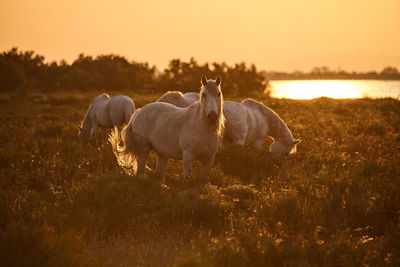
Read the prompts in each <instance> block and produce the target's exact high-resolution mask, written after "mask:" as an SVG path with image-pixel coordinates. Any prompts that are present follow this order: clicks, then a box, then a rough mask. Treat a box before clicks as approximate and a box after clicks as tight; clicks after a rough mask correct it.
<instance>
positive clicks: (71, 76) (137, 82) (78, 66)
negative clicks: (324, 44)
mask: <svg viewBox="0 0 400 267" xmlns="http://www.w3.org/2000/svg"><path fill="white" fill-rule="evenodd" d="M202 74H205V75H206V76H207V77H209V78H214V76H216V75H217V74H220V75H221V76H222V79H223V83H224V89H223V90H224V92H225V93H227V94H233V95H238V96H240V95H248V94H251V93H257V92H265V93H267V94H268V92H269V91H268V90H269V89H268V88H269V87H268V81H269V80H308V79H389V80H400V73H399V72H398V70H397V69H396V68H394V67H386V68H384V69H383V70H382V71H381V72H376V71H372V72H365V73H362V72H361V73H358V72H346V71H344V70H341V69H338V70H331V69H329V68H328V67H316V68H313V69H312V70H311V71H310V72H301V71H294V72H291V73H287V72H276V71H268V72H267V71H259V70H257V68H256V66H255V65H253V64H252V65H250V66H248V65H246V63H244V62H242V63H237V64H234V65H233V66H229V65H228V64H226V63H225V62H223V63H216V62H214V63H204V64H199V63H198V62H197V61H196V60H195V59H194V58H191V59H190V60H189V61H188V62H185V61H182V60H180V59H173V60H171V61H170V62H169V64H168V66H167V67H166V68H165V69H164V70H162V71H160V70H157V68H156V67H155V66H150V65H149V64H148V63H139V62H135V61H132V60H128V59H126V58H125V57H122V56H119V55H114V54H109V55H99V56H97V57H92V56H89V55H84V54H80V55H79V56H78V58H77V59H76V60H74V61H73V62H72V63H71V64H68V63H67V62H66V61H60V62H56V61H53V62H50V63H47V62H46V61H45V57H44V56H42V55H38V54H36V53H35V52H34V51H20V50H19V49H18V48H16V47H14V48H11V49H10V50H8V51H4V52H1V53H0V91H6V92H9V91H13V90H20V91H26V90H29V89H33V88H34V89H40V90H42V91H51V90H83V91H85V90H96V91H113V90H133V91H136V92H165V91H168V90H179V91H183V92H187V91H196V90H198V89H199V87H200V82H199V81H200V76H201V75H202Z"/></svg>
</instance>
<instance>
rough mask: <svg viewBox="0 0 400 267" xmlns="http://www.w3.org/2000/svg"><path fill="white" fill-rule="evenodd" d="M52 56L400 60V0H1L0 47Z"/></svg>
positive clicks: (288, 63) (311, 63)
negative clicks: (104, 55) (107, 55)
mask: <svg viewBox="0 0 400 267" xmlns="http://www.w3.org/2000/svg"><path fill="white" fill-rule="evenodd" d="M14 46H17V47H19V48H20V49H22V50H34V51H35V52H37V53H39V54H41V55H44V56H45V57H46V59H47V60H48V61H50V60H57V61H59V60H61V59H65V60H67V61H68V62H72V61H73V60H74V59H76V58H77V56H78V54H79V53H85V54H89V55H93V56H96V55H99V54H109V53H114V54H118V55H122V56H125V57H127V58H128V59H129V60H135V61H139V62H149V63H150V64H151V65H156V66H158V67H159V68H163V67H165V66H166V65H167V64H168V62H169V60H171V59H174V58H181V59H183V60H188V59H189V58H190V57H194V58H195V59H197V60H198V61H199V62H200V63H204V62H206V61H207V62H214V61H217V62H222V61H225V62H227V63H229V64H232V63H235V62H240V61H245V62H247V63H254V64H255V65H256V66H257V67H258V68H259V69H264V70H280V71H293V70H302V71H309V70H311V69H312V68H313V67H315V66H329V67H330V68H333V69H336V68H338V67H341V68H342V69H344V70H347V71H352V70H355V71H369V70H378V71H380V70H382V69H383V68H384V67H385V66H389V65H390V66H394V67H397V68H398V69H399V70H400V0H380V1H379V0H334V1H332V0H329V1H325V0H320V1H314V0H291V1H289V0H282V1H276V0H273V1H272V0H264V1H262V0H260V1H258V0H247V1H242V0H240V1H234V0H229V1H228V0H226V1H225V0H224V1H211V0H202V1H190V0H183V1H180V0H169V1H157V0H147V1H133V0H131V1H129V0H116V1H103V0H86V1H76V0H69V1H64V0H62V1H54V0H36V1H22V0H12V1H5V0H0V51H4V50H8V49H10V48H11V47H14Z"/></svg>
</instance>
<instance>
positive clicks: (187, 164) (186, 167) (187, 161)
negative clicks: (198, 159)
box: [183, 151, 193, 179]
mask: <svg viewBox="0 0 400 267" xmlns="http://www.w3.org/2000/svg"><path fill="white" fill-rule="evenodd" d="M192 163H193V154H192V153H191V152H189V151H183V178H185V179H186V177H187V176H188V174H189V171H190V169H191V168H192Z"/></svg>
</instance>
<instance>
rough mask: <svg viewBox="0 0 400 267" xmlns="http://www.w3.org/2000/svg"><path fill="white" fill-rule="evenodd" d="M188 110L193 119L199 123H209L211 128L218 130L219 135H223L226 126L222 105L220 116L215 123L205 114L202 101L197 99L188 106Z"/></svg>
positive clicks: (208, 125)
mask: <svg viewBox="0 0 400 267" xmlns="http://www.w3.org/2000/svg"><path fill="white" fill-rule="evenodd" d="M221 105H222V104H221ZM187 112H189V114H190V116H191V119H192V120H198V121H199V123H201V124H204V125H207V127H210V129H211V130H212V131H214V132H216V133H217V134H218V135H219V136H221V135H222V133H223V130H224V126H225V117H224V113H223V111H222V107H220V111H219V117H218V119H217V122H216V123H215V124H210V123H209V121H208V118H207V116H206V114H204V112H203V109H202V107H201V103H200V101H197V102H195V103H194V104H192V105H191V106H189V107H188V108H187Z"/></svg>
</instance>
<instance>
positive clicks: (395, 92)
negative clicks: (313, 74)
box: [269, 80, 400, 99]
mask: <svg viewBox="0 0 400 267" xmlns="http://www.w3.org/2000/svg"><path fill="white" fill-rule="evenodd" d="M269 84H270V86H271V87H270V88H271V96H272V97H277V98H291V99H312V98H317V97H323V96H325V97H330V98H364V97H370V98H386V97H392V98H395V99H400V81H378V80H300V81H293V80H292V81H270V83H269Z"/></svg>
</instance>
